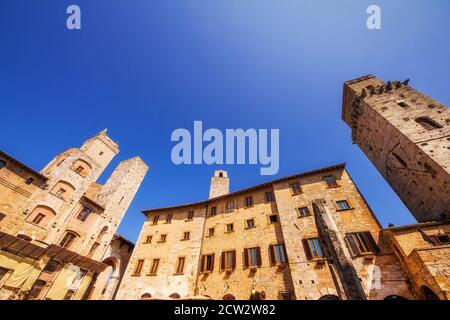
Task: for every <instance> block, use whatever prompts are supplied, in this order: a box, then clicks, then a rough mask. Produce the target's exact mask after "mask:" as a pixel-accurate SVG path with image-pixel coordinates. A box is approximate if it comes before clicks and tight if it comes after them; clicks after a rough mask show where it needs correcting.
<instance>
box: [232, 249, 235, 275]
mask: <svg viewBox="0 0 450 320" xmlns="http://www.w3.org/2000/svg"><path fill="white" fill-rule="evenodd" d="M231 256H232V257H233V263H232V265H231V268H232V269H233V270H234V269H236V250H233V251H232V254H231Z"/></svg>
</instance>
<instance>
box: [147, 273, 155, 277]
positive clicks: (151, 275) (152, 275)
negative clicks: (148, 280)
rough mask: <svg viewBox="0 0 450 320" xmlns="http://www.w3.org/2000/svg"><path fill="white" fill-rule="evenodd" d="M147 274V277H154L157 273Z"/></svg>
mask: <svg viewBox="0 0 450 320" xmlns="http://www.w3.org/2000/svg"><path fill="white" fill-rule="evenodd" d="M147 276H149V277H156V276H157V274H156V273H149V274H147Z"/></svg>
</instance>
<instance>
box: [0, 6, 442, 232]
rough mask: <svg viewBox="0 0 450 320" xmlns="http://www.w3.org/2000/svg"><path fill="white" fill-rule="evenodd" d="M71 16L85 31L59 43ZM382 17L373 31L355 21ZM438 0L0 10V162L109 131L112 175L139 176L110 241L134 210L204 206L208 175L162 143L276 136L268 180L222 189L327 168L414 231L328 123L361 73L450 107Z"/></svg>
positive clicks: (36, 160) (254, 169)
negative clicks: (249, 133)
mask: <svg viewBox="0 0 450 320" xmlns="http://www.w3.org/2000/svg"><path fill="white" fill-rule="evenodd" d="M70 4H77V5H79V6H80V8H81V11H82V30H80V31H69V30H67V28H66V26H65V23H66V21H65V20H66V13H65V12H66V8H67V6H68V5H70ZM370 4H378V5H379V6H380V7H381V9H382V30H379V31H369V30H368V29H367V28H366V18H367V14H366V8H367V7H368V6H369V5H370ZM449 14H450V2H449V1H446V0H433V1H429V0H428V1H425V0H421V1H419V0H415V1H414V0H396V1H387V0H386V1H384V0H383V1H382V0H372V1H364V0H359V1H355V0H341V1H332V0H330V1H317V0H316V1H312V0H311V1H302V0H291V1H288V0H283V1H280V0H271V1H268V0H246V1H242V0H220V1H219V0H196V1H194V0H153V1H148V0H133V1H124V0H122V1H120V0H94V1H93V0H89V1H87V0H71V1H65V0H52V1H50V0H40V1H32V0H28V1H25V0H2V1H1V2H0V67H1V68H0V108H1V124H2V125H1V126H0V135H1V139H0V148H1V149H2V150H4V151H6V152H7V153H10V154H12V155H13V156H15V157H17V158H18V159H20V160H22V161H23V162H25V163H27V164H28V165H30V166H32V167H33V168H36V169H38V170H40V169H41V168H43V167H44V165H45V164H46V163H47V162H48V161H50V159H51V158H52V157H53V156H54V155H56V154H58V153H59V152H61V151H63V150H65V149H68V148H69V147H76V146H79V145H81V143H82V142H83V141H84V140H86V139H87V138H89V137H91V136H93V135H94V134H95V133H97V132H98V131H100V130H102V129H104V128H108V129H109V134H110V136H111V137H112V138H113V139H114V140H116V141H118V142H119V143H120V145H121V152H120V154H119V155H118V156H117V157H116V159H115V160H114V161H113V162H112V164H111V166H110V167H109V168H108V170H107V171H106V172H105V174H104V175H103V176H102V178H101V181H105V179H106V178H107V176H109V174H110V173H111V171H112V170H113V169H114V167H115V166H116V165H117V164H118V162H119V161H121V160H124V159H127V158H129V157H132V156H135V155H139V156H141V157H142V158H143V159H144V160H145V161H146V162H147V163H148V164H149V166H150V171H149V174H148V176H147V177H146V179H145V181H144V183H143V184H142V186H141V189H140V190H139V193H138V195H137V196H136V198H135V201H134V202H133V204H132V206H131V207H130V209H129V211H128V213H127V215H126V217H125V219H124V220H123V222H122V224H121V226H120V228H119V231H120V232H121V233H122V234H123V235H124V236H125V237H127V238H129V239H130V240H133V241H134V240H136V238H137V235H138V233H139V231H140V229H141V226H142V222H143V220H144V217H143V215H142V214H141V213H140V210H141V209H143V208H153V207H159V206H165V205H172V204H179V203H184V202H190V201H196V200H203V199H205V198H207V196H208V191H209V180H210V176H211V175H212V173H213V171H214V169H217V167H216V166H205V165H202V166H199V165H191V166H176V165H174V164H172V162H171V158H170V151H171V149H172V147H173V145H174V144H173V143H172V142H171V141H170V135H171V133H172V131H173V130H174V129H177V128H188V129H190V130H192V127H193V121H194V120H202V121H203V125H204V127H205V128H219V129H221V130H225V129H226V128H279V129H280V171H279V173H278V175H277V176H273V177H264V176H261V175H260V174H259V166H237V165H236V166H220V168H224V169H226V170H228V172H229V175H230V177H231V188H232V190H238V189H240V188H244V187H246V186H250V185H254V184H257V183H260V182H263V181H267V180H271V179H274V178H277V177H281V176H286V175H290V174H295V173H298V172H302V171H307V170H311V169H316V168H320V167H323V166H328V165H332V164H336V163H340V162H346V163H347V169H348V170H349V172H350V174H351V175H352V177H353V178H354V180H355V182H356V184H357V185H358V187H359V188H360V190H361V191H362V193H363V194H364V196H365V197H366V199H367V201H368V202H369V205H370V206H371V207H372V209H373V210H374V211H375V213H376V215H377V216H378V218H379V220H380V221H381V223H382V224H383V225H385V226H386V225H387V224H388V223H389V222H391V223H394V224H396V225H400V224H406V223H410V222H413V221H414V220H413V218H412V216H411V214H410V213H409V212H408V210H407V209H406V208H405V207H404V205H403V204H402V203H401V201H400V200H399V199H398V198H397V196H396V195H395V194H394V192H393V191H392V190H391V188H390V187H389V186H388V185H387V184H386V182H385V181H384V179H383V178H382V177H381V175H380V174H379V173H378V172H377V171H376V170H375V168H374V167H373V166H372V165H371V163H370V162H369V160H368V159H367V158H366V157H365V156H364V154H363V153H362V152H361V151H360V150H359V149H358V147H357V146H355V145H352V143H351V139H350V129H349V128H348V127H347V126H346V124H344V123H343V122H342V121H341V101H342V84H343V82H344V81H346V80H349V79H353V78H356V77H358V76H361V75H365V74H368V73H372V74H375V75H377V76H378V77H380V78H381V79H385V80H403V79H406V78H410V79H411V85H412V86H414V87H416V88H417V89H419V90H421V91H423V92H425V93H426V94H428V95H430V96H432V97H434V98H436V99H438V100H440V101H441V102H443V103H444V104H446V105H450V90H448V83H449V77H450V72H449V71H450V59H449V57H450V41H449V38H450V35H449V31H450V19H449Z"/></svg>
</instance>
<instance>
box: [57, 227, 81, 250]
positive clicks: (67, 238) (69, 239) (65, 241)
mask: <svg viewBox="0 0 450 320" xmlns="http://www.w3.org/2000/svg"><path fill="white" fill-rule="evenodd" d="M77 237H78V235H77V234H76V233H75V232H72V231H67V232H66V234H65V235H64V237H63V238H62V239H61V242H60V243H59V245H60V246H61V247H63V248H66V249H68V248H70V246H71V245H73V243H74V242H75V239H76V238H77Z"/></svg>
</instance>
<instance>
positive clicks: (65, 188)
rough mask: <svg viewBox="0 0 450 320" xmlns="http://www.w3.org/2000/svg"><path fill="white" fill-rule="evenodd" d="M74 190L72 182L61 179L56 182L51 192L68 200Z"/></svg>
mask: <svg viewBox="0 0 450 320" xmlns="http://www.w3.org/2000/svg"><path fill="white" fill-rule="evenodd" d="M74 191H75V188H74V187H73V186H72V185H71V184H70V183H68V182H66V181H62V180H61V181H58V182H57V183H56V184H55V186H54V187H53V188H52V190H51V191H50V192H51V193H52V194H54V195H55V196H57V197H58V198H61V199H64V200H66V199H69V198H70V197H71V196H72V193H73V192H74Z"/></svg>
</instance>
